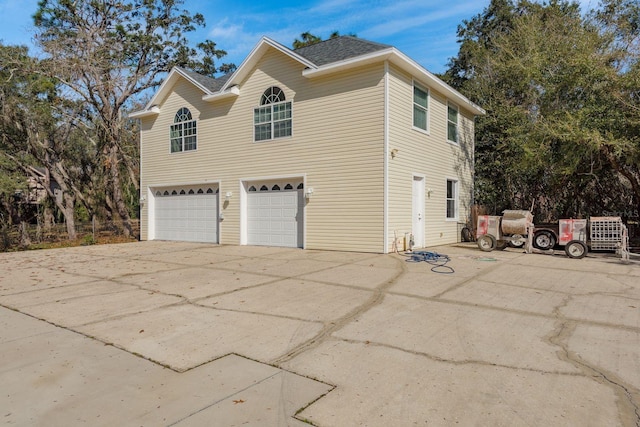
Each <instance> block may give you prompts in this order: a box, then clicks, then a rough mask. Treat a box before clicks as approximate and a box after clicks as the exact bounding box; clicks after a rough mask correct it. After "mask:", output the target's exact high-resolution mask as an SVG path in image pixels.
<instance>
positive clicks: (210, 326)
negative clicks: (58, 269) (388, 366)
mask: <svg viewBox="0 0 640 427" xmlns="http://www.w3.org/2000/svg"><path fill="white" fill-rule="evenodd" d="M320 329H321V325H320V324H318V323H316V322H305V321H301V320H294V319H289V318H282V317H276V316H268V315H260V314H254V313H241V312H237V311H228V310H217V309H212V308H208V307H199V306H194V305H178V306H171V307H164V308H158V309H156V310H153V311H147V312H144V313H138V314H132V315H130V316H126V317H121V318H118V319H113V320H106V321H103V322H100V323H94V324H91V325H85V326H80V327H77V328H76V330H78V331H80V332H82V333H83V334H86V335H89V336H92V337H95V338H97V339H99V340H100V341H103V342H108V343H113V344H114V345H116V346H118V347H120V348H123V349H125V350H127V351H129V352H131V353H135V354H139V355H141V356H143V357H145V358H147V359H150V360H153V361H155V362H157V363H160V364H162V365H165V366H169V367H171V368H172V369H175V370H177V371H185V370H188V369H191V368H194V367H196V366H199V365H201V364H203V363H207V362H209V361H211V360H213V359H217V358H219V357H222V356H224V355H226V354H229V353H236V354H240V355H242V356H245V357H249V358H251V359H254V360H259V361H262V362H265V363H270V362H271V360H273V359H275V358H277V357H279V356H280V355H282V354H284V353H286V352H287V351H289V350H290V349H291V348H294V347H295V346H297V345H299V344H300V343H302V342H304V341H306V340H308V339H310V338H312V337H313V336H314V335H315V334H317V333H318V331H319V330H320Z"/></svg>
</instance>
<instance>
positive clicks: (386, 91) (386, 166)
mask: <svg viewBox="0 0 640 427" xmlns="http://www.w3.org/2000/svg"><path fill="white" fill-rule="evenodd" d="M383 132H384V137H383V138H384V178H383V179H384V189H383V193H384V194H383V199H384V201H383V210H384V212H383V217H384V218H383V221H384V224H383V233H384V236H383V242H384V244H383V252H382V253H385V254H388V253H389V238H388V236H389V61H384V130H383Z"/></svg>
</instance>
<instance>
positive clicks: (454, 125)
mask: <svg viewBox="0 0 640 427" xmlns="http://www.w3.org/2000/svg"><path fill="white" fill-rule="evenodd" d="M447 140H448V141H449V142H453V143H454V144H457V143H458V107H456V106H455V105H452V104H447Z"/></svg>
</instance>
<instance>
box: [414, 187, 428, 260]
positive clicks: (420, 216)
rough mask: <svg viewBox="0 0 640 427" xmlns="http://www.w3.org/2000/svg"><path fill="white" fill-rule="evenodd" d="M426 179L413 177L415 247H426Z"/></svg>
mask: <svg viewBox="0 0 640 427" xmlns="http://www.w3.org/2000/svg"><path fill="white" fill-rule="evenodd" d="M424 193H425V191H424V177H422V176H414V177H413V197H412V202H413V203H412V204H413V207H412V222H413V223H412V233H413V242H414V245H415V247H417V248H423V247H424Z"/></svg>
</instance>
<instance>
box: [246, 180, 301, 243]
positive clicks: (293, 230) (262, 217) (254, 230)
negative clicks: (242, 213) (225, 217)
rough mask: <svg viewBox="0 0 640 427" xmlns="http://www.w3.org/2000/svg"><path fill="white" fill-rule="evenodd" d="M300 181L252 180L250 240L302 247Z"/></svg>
mask: <svg viewBox="0 0 640 427" xmlns="http://www.w3.org/2000/svg"><path fill="white" fill-rule="evenodd" d="M303 212H304V196H303V186H302V184H301V183H295V182H286V183H273V182H271V183H256V184H254V183H252V184H249V185H248V188H247V220H248V221H247V243H248V244H249V245H263V246H283V247H291V248H301V247H302V242H303V230H304V219H303Z"/></svg>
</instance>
